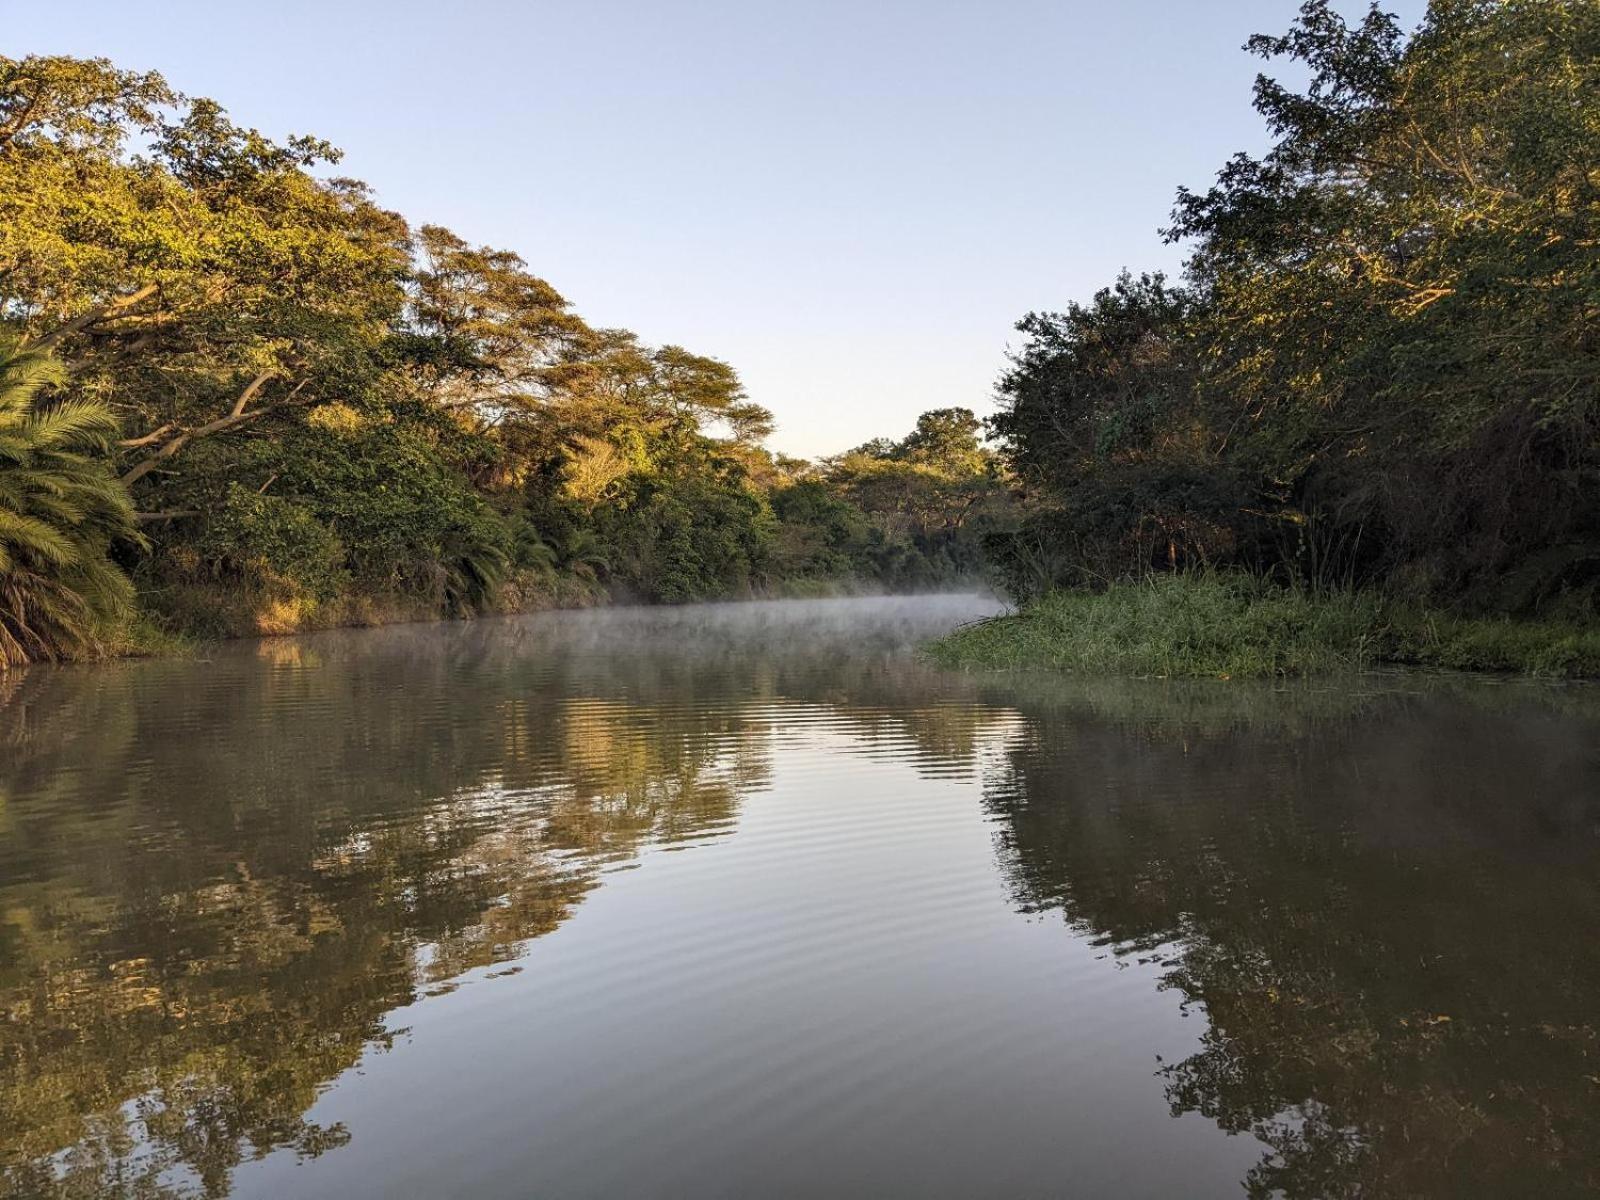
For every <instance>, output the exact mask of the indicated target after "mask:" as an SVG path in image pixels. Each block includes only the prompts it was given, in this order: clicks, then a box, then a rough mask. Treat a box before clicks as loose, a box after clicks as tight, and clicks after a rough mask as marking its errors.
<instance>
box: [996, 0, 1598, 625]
mask: <svg viewBox="0 0 1600 1200" xmlns="http://www.w3.org/2000/svg"><path fill="white" fill-rule="evenodd" d="M1250 48H1251V49H1253V50H1254V51H1256V52H1257V53H1259V54H1261V55H1262V56H1263V57H1268V58H1287V59H1289V60H1291V61H1293V62H1295V63H1296V64H1298V66H1299V67H1300V69H1302V70H1303V71H1304V72H1305V73H1306V74H1307V76H1308V82H1307V83H1306V85H1305V86H1304V87H1303V88H1300V89H1298V90H1297V89H1292V88H1289V87H1287V86H1286V85H1284V84H1282V83H1280V82H1277V81H1275V80H1273V79H1270V78H1267V77H1263V78H1262V79H1261V80H1260V81H1259V82H1258V84H1257V87H1256V107H1257V109H1258V111H1260V112H1261V113H1262V115H1263V116H1264V117H1265V118H1266V120H1267V123H1268V126H1269V128H1270V129H1271V130H1272V132H1273V134H1274V135H1275V137H1276V139H1277V140H1276V143H1275V144H1274V146H1273V148H1272V149H1271V151H1269V152H1268V153H1267V154H1266V155H1265V156H1264V157H1263V158H1261V159H1254V158H1251V157H1249V156H1246V155H1240V156H1237V157H1235V158H1234V159H1233V160H1232V161H1230V162H1229V163H1228V165H1227V166H1226V167H1225V168H1224V169H1223V171H1222V172H1221V173H1220V175H1219V176H1218V180H1217V183H1216V185H1215V186H1214V187H1212V188H1211V189H1209V190H1207V191H1204V192H1198V193H1195V192H1188V191H1185V192H1181V193H1180V195H1179V199H1178V205H1177V210H1176V213H1175V216H1174V222H1173V226H1172V228H1171V230H1170V231H1169V232H1170V236H1172V237H1174V238H1182V239H1185V240H1187V241H1189V242H1190V244H1192V246H1193V247H1194V249H1193V253H1192V255H1191V258H1190V260H1189V271H1188V279H1187V280H1186V282H1185V284H1184V285H1183V286H1181V287H1174V286H1172V285H1169V284H1167V283H1166V282H1165V281H1163V280H1160V279H1157V278H1153V277H1145V278H1140V279H1134V278H1131V277H1125V278H1124V279H1123V280H1121V281H1120V282H1119V283H1118V284H1117V285H1116V286H1115V287H1113V288H1111V289H1109V290H1107V291H1106V292H1104V293H1102V294H1101V295H1100V296H1098V297H1096V299H1095V300H1094V302H1093V303H1092V304H1090V305H1087V306H1075V307H1073V308H1070V309H1069V310H1068V311H1067V312H1066V313H1063V314H1035V315H1032V316H1030V317H1028V318H1027V319H1026V320H1024V322H1023V323H1022V324H1021V325H1020V326H1019V328H1020V329H1021V330H1022V332H1023V333H1024V334H1025V335H1026V336H1027V340H1026V342H1025V343H1024V346H1023V348H1022V350H1021V351H1020V352H1019V354H1018V355H1017V356H1016V358H1015V360H1014V362H1013V365H1012V368H1011V370H1010V371H1009V372H1008V373H1007V375H1006V376H1005V378H1004V379H1003V380H1002V383H1001V395H1002V398H1003V401H1004V411H1003V412H1002V413H1001V415H1000V416H999V417H998V418H997V419H996V422H995V429H996V432H997V433H998V434H999V435H1000V438H1001V442H1002V445H1003V447H1004V448H1005V451H1006V454H1007V456H1008V459H1009V460H1010V461H1011V462H1012V464H1013V465H1014V467H1015V469H1016V470H1017V472H1018V474H1019V476H1020V477H1021V478H1022V479H1024V480H1025V481H1027V482H1028V484H1029V485H1030V487H1031V488H1032V490H1033V493H1034V495H1035V497H1036V498H1037V500H1038V501H1039V512H1038V513H1037V514H1036V515H1035V517H1034V518H1033V520H1032V522H1030V525H1029V527H1028V530H1027V531H1025V533H1024V534H1023V535H1021V536H1019V537H1018V538H1016V539H1012V540H1011V541H1010V542H1009V543H1008V544H1007V545H1006V546H1005V547H1003V548H1002V549H1003V551H1004V552H1005V553H1008V554H1009V555H1010V556H1011V561H1012V563H1013V564H1014V565H1015V564H1019V563H1022V562H1024V560H1026V561H1028V562H1031V564H1032V567H1033V568H1034V569H1035V573H1036V574H1042V575H1045V576H1049V577H1051V578H1056V579H1060V580H1062V581H1069V580H1083V579H1086V578H1092V577H1095V576H1119V575H1126V574H1131V573H1136V572H1139V571H1143V570H1149V569H1152V568H1155V569H1167V568H1173V567H1176V568H1180V569H1181V568H1183V567H1186V566H1192V565H1197V564H1203V563H1240V564H1245V565H1248V566H1251V567H1254V568H1256V569H1260V570H1265V571H1268V572H1271V573H1275V574H1280V575H1282V576H1285V577H1288V578H1293V579H1299V580H1305V581H1311V582H1316V583H1324V584H1327V583H1339V584H1346V583H1357V584H1360V583H1382V584H1385V585H1388V586H1393V587H1397V588H1401V589H1403V590H1405V591H1407V592H1410V593H1412V594H1417V595H1426V596H1432V597H1435V598H1448V599H1451V600H1465V601H1467V602H1469V603H1472V604H1475V605H1480V606H1484V607H1489V608H1497V609H1502V610H1507V611H1524V610H1528V609H1531V608H1535V607H1538V606H1541V605H1545V604H1548V603H1550V602H1552V601H1554V600H1556V599H1557V598H1558V597H1565V598H1566V602H1571V601H1572V599H1573V598H1574V597H1579V596H1583V595H1592V593H1593V591H1594V588H1595V586H1596V585H1597V584H1600V518H1597V516H1596V514H1597V513H1600V490H1597V489H1600V341H1597V334H1596V330H1597V328H1600V323H1597V318H1600V310H1597V308H1596V304H1595V297H1596V295H1600V255H1597V254H1596V253H1595V245H1596V243H1597V241H1600V159H1597V157H1596V154H1597V151H1596V147H1597V146H1600V136H1597V135H1600V9H1597V8H1596V7H1595V6H1594V5H1593V4H1590V3H1587V2H1579V0H1524V2H1519V3H1499V2H1489V0H1435V2H1434V3H1433V4H1432V5H1430V7H1429V10H1428V14H1427V17H1426V19H1425V20H1424V22H1423V24H1422V26H1421V27H1420V29H1418V30H1417V32H1416V33H1415V34H1414V35H1413V36H1410V37H1406V36H1405V35H1404V34H1403V33H1402V31H1401V30H1400V28H1399V27H1398V25H1397V23H1396V22H1395V20H1394V18H1393V17H1391V16H1388V15H1386V14H1384V13H1382V12H1381V11H1380V10H1379V9H1378V8H1376V7H1374V8H1373V9H1372V10H1371V11H1370V12H1369V13H1368V14H1367V15H1366V17H1365V18H1364V19H1362V20H1361V21H1359V22H1357V23H1355V24H1348V23H1346V22H1345V21H1344V20H1343V19H1341V18H1340V17H1339V15H1338V14H1337V13H1336V12H1335V11H1334V9H1333V7H1332V6H1331V5H1330V4H1328V3H1326V2H1325V0H1312V2H1310V3H1307V4H1306V5H1305V6H1304V7H1303V9H1302V13H1301V17H1300V19H1299V20H1298V21H1297V22H1296V23H1295V25H1294V27H1293V28H1292V29H1291V30H1290V32H1289V33H1287V34H1286V35H1284V36H1282V37H1259V38H1256V39H1253V40H1252V42H1251V43H1250ZM1030 539H1031V540H1030ZM1041 548H1044V549H1045V550H1046V551H1048V553H1045V554H1042V555H1041V553H1039V551H1040V549H1041ZM1046 559H1049V560H1050V561H1046Z"/></svg>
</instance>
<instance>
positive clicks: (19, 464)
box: [0, 338, 141, 670]
mask: <svg viewBox="0 0 1600 1200" xmlns="http://www.w3.org/2000/svg"><path fill="white" fill-rule="evenodd" d="M64 379H65V372H64V371H63V370H62V367H61V364H60V363H59V362H57V361H56V360H55V359H54V358H52V357H51V356H50V355H49V354H47V353H45V352H43V351H40V350H29V349H27V348H25V347H23V346H22V345H21V344H20V343H19V342H18V341H16V340H15V339H13V338H0V670H3V669H4V668H6V667H11V666H18V665H20V664H22V663H25V662H29V661H34V660H38V659H47V660H56V659H60V658H77V657H83V656H85V655H90V654H94V653H97V652H98V651H100V649H101V648H102V641H101V638H102V636H103V635H104V634H105V633H106V632H107V631H108V629H110V628H111V627H112V626H113V625H114V624H115V623H116V622H117V621H118V620H120V619H122V618H123V617H125V616H126V615H127V613H128V611H129V609H130V606H131V604H132V600H133V586H132V585H131V584H130V583H129V582H128V578H127V576H126V575H124V574H123V573H122V572H121V571H120V570H118V569H117V567H116V566H115V565H114V564H113V563H112V562H111V560H110V559H109V558H108V557H107V551H108V549H109V548H110V546H111V543H112V542H113V541H114V540H116V539H118V538H127V539H130V540H135V541H138V540H141V539H140V538H139V534H138V532H137V529H136V526H135V520H134V514H133V505H132V503H131V502H130V501H129V499H128V493H127V490H126V489H125V488H124V487H123V486H122V485H121V484H120V483H119V482H118V481H117V478H116V476H115V475H114V474H112V472H111V466H110V459H109V453H110V449H111V444H112V442H113V440H114V439H115V438H116V435H117V422H116V419H115V418H114V417H113V416H112V415H111V412H110V410H109V409H107V408H106V407H105V406H104V405H102V404H97V403H94V402H92V401H88V400H65V401H62V402H61V403H59V404H54V405H51V406H49V407H40V406H39V405H38V404H37V403H36V401H37V400H38V396H39V393H40V391H41V390H42V389H44V388H46V387H48V386H51V385H54V384H59V383H61V382H63V381H64Z"/></svg>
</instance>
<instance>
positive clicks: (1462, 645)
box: [929, 576, 1600, 678]
mask: <svg viewBox="0 0 1600 1200" xmlns="http://www.w3.org/2000/svg"><path fill="white" fill-rule="evenodd" d="M929 654H930V656H931V657H932V658H933V660H934V661H935V662H937V663H939V664H940V665H942V666H946V667H952V668H960V669H968V670H1036V669H1048V670H1056V671H1065V672H1070V673H1073V674H1083V675H1138V676H1166V677H1191V678H1199V677H1221V678H1262V677H1270V676H1281V675H1316V674H1326V673H1330V672H1336V671H1349V670H1360V669H1362V668H1364V667H1371V666H1376V665H1379V664H1384V663H1393V664H1402V665H1407V666H1419V667H1432V668H1441V669H1449V670H1463V671H1508V672H1517V673H1521V674H1529V675H1540V676H1549V677H1556V678H1596V677H1600V626H1596V625H1586V624H1579V623H1576V622H1553V621H1552V622H1542V621H1527V620H1511V619H1505V618H1482V617H1462V616H1455V615H1451V614H1446V613H1441V612H1437V611H1430V610H1427V609H1422V608H1418V607H1414V606H1406V605H1400V604H1396V603H1393V602H1390V601H1387V600H1385V599H1383V598H1381V597H1379V596H1377V595H1370V594H1361V593H1349V592H1344V593H1328V594H1322V595H1313V594H1311V593H1308V592H1303V591H1296V590H1292V589H1287V588H1280V587H1274V586H1271V585H1266V584H1262V583H1259V582H1257V581H1255V580H1251V579H1249V578H1246V577H1241V576H1210V577H1200V576H1173V577H1164V578H1159V579H1151V580H1148V581H1146V582H1143V583H1126V584H1117V585H1114V586H1112V587H1110V588H1107V589H1105V590H1104V591H1100V592H1088V591H1060V592H1054V593H1051V594H1049V595H1047V596H1044V597H1042V598H1041V599H1039V600H1038V601H1036V602H1034V603H1032V604H1030V605H1028V606H1027V607H1026V608H1024V609H1023V610H1022V611H1020V612H1018V613H1015V614H1011V615H1008V616H1002V617H996V618H993V619H991V620H988V621H982V622H979V623H977V624H975V625H969V626H965V627H963V628H961V629H958V630H956V631H955V632H953V633H951V634H949V635H947V636H946V637H943V638H941V639H939V640H938V641H936V642H934V643H933V644H932V645H931V646H930V647H929Z"/></svg>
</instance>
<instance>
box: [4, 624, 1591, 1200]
mask: <svg viewBox="0 0 1600 1200" xmlns="http://www.w3.org/2000/svg"><path fill="white" fill-rule="evenodd" d="M987 607H989V603H988V602H987V601H983V600H979V599H976V598H972V597H943V598H930V599H920V600H913V601H906V600H862V601H823V602H805V603H787V602H786V603H773V604H751V605H734V606H717V607H710V608H689V609H676V610H656V611H648V612H640V611H628V612H612V613H598V614H552V615H548V616H540V617H534V618H528V619H519V620H508V621H491V622H481V623H477V624H471V625H438V626H426V627H410V628H403V629H390V630H383V631H370V632H342V633H335V634H326V635H319V636H314V637H306V638H302V639H296V640H286V641H272V642H264V643H260V644H254V645H244V644H241V645H237V646H229V647H225V648H222V649H220V650H218V651H216V652H215V653H213V654H212V655H211V656H210V657H209V658H208V659H207V660H206V661H158V662H146V663H126V664H119V665H114V666H109V667H102V668H96V669H81V670H63V671H34V672H30V673H28V674H26V675H23V676H16V675H12V676H9V677H4V678H0V1170H3V1172H4V1175H3V1183H0V1194H5V1195H12V1196H51V1195H61V1196H74V1197H80V1196H81V1197H87V1196H101V1195H126V1196H141V1197H142V1196H155V1195H164V1194H169V1193H170V1194H178V1195H185V1194H206V1195H211V1196H222V1195H229V1194H231V1195H237V1196H249V1197H283V1196H309V1197H319V1196H327V1197H338V1198H340V1200H351V1198H354V1197H367V1196H386V1197H401V1196H406V1197H410V1196H419V1197H422V1196H428V1197H431V1196H485V1197H500V1196H505V1197H523V1196H540V1197H568V1196H572V1197H586V1196H594V1197H614V1196H671V1197H686V1196H696V1197H701V1196H730V1197H731V1196H756V1195H760V1196H828V1197H833V1196H873V1197H881V1196H1003V1197H1010V1196H1030V1197H1041V1196H1090V1197H1092V1196H1152V1197H1167V1196H1183V1197H1204V1196H1241V1195H1244V1194H1246V1193H1247V1192H1248V1193H1250V1194H1258V1195H1272V1194H1275V1193H1278V1194H1286V1195H1291V1196H1343V1195H1362V1196H1410V1195H1420V1196H1435V1195H1439V1196H1444V1195H1460V1196H1500V1195H1528V1196H1560V1195H1579V1194H1593V1193H1594V1192H1596V1191H1597V1190H1600V1041H1597V1034H1596V1024H1595V1023H1596V1021H1597V1019H1600V697H1597V696H1596V693H1595V692H1594V691H1593V690H1590V689H1584V688H1577V687H1555V686H1535V685H1528V684H1506V683H1499V684H1497V683H1493V682H1482V681H1476V682H1475V681H1468V680H1454V681H1451V680H1434V681H1428V680H1422V679H1418V678H1414V677H1405V676H1389V677H1378V678H1364V679H1360V680H1354V681H1345V682H1341V683H1338V684H1324V685H1317V686H1311V685H1297V686H1284V687H1276V688H1274V687H1265V686H1263V687H1247V686H1241V685H1239V684H1224V683H1217V684H1190V685H1182V686H1180V685H1175V684H1168V683H1162V682H1159V681H1146V682H1138V681H1127V682H1105V683H1096V684H1084V683H1074V682H1071V681H1067V680H1059V679H1048V678H1034V679H1022V680H1003V679H1002V680H978V679H974V678H971V677H964V676H951V675H943V674H939V673H937V672H934V671H932V670H931V669H928V668H926V667H924V666H922V665H920V664H919V662H918V661H917V660H916V659H915V657H914V656H913V655H912V654H911V653H910V650H909V648H910V647H911V646H912V645H913V644H915V643H916V642H917V641H918V640H919V639H921V638H923V637H926V636H928V635H930V634H933V633H936V632H939V631H941V630H943V629H947V628H949V627H951V626H952V625H954V624H956V623H957V622H959V621H961V620H964V619H968V618H969V617H971V616H973V615H975V614H977V613H979V612H981V611H984V610H985V609H986V608H987Z"/></svg>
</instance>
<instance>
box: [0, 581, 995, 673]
mask: <svg viewBox="0 0 1600 1200" xmlns="http://www.w3.org/2000/svg"><path fill="white" fill-rule="evenodd" d="M961 591H987V585H985V584H983V583H981V582H980V581H977V580H973V579H955V580H951V581H949V584H948V586H946V587H943V588H937V589H931V590H929V591H927V592H923V593H917V592H906V593H891V592H888V591H886V590H885V589H884V588H883V586H882V585H881V584H877V583H875V582H873V581H870V580H863V579H856V578H850V577H844V578H837V579H793V580H784V581H780V582H778V583H774V584H769V585H765V586H763V587H761V588H747V589H743V590H741V591H739V592H735V593H729V594H726V595H721V596H711V597H707V598H706V599H705V600H704V601H702V602H703V603H731V602H737V601H762V600H837V599H862V598H866V597H872V596H884V595H906V596H911V595H924V594H926V595H935V594H945V593H948V592H961ZM618 605H621V606H641V605H643V606H647V607H665V608H673V607H679V606H678V605H674V604H666V603H663V602H660V601H654V602H653V601H649V600H646V599H643V598H641V597H638V596H634V595H631V594H629V593H628V592H626V591H625V590H618V589H615V588H610V587H607V586H606V585H604V584H602V583H600V582H599V581H597V580H594V579H587V578H582V577H578V576H569V575H554V576H541V577H529V576H519V577H517V578H515V579H513V580H510V581H508V582H507V583H506V584H504V585H502V587H501V588H500V590H499V591H498V592H497V593H496V595H495V597H494V599H493V601H492V603H490V604H489V605H488V606H486V607H485V608H483V609H482V610H464V611H458V612H453V613H452V612H448V611H444V610H443V609H442V608H441V607H440V605H439V603H438V602H437V601H436V600H434V599H433V598H429V597H404V596H398V595H371V594H364V593H358V594H352V595H343V596H337V597H334V598H332V599H329V600H325V601H316V600H312V599H308V598H304V597H284V596H279V595H271V594H260V593H252V592H248V591H245V590H242V589H239V588H235V587H229V586H226V585H222V584H216V585H210V586H205V587H200V586H191V587H186V588H183V589H180V590H177V591H176V592H174V593H172V594H169V595H167V596H166V597H163V607H162V608H161V609H153V608H149V607H141V608H140V609H139V610H138V611H137V612H136V613H135V615H134V616H133V617H132V618H131V619H130V620H129V621H128V622H127V624H125V625H124V626H123V627H121V628H120V629H118V630H116V631H115V632H113V633H110V634H108V635H106V636H104V637H103V638H102V639H101V640H100V641H99V643H98V653H95V654H92V655H90V656H88V657H87V659H85V660H79V661H91V662H93V661H102V662H103V661H108V660H112V659H118V658H154V657H164V656H168V655H181V654H185V653H189V652H192V651H193V650H195V649H196V648H197V647H200V646H206V645H210V644H213V643H218V642H231V641H249V640H252V639H260V638H275V637H288V636H293V635H295V634H302V633H321V632H326V631H328V630H333V629H370V628H380V627H383V626H387V625H415V624H428V623H433V622H440V621H470V620H475V619H478V618H480V617H510V616H521V615H531V614H533V613H540V612H556V611H566V610H572V609H587V608H609V607H612V606H618ZM3 668H4V664H3V663H0V670H3Z"/></svg>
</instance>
